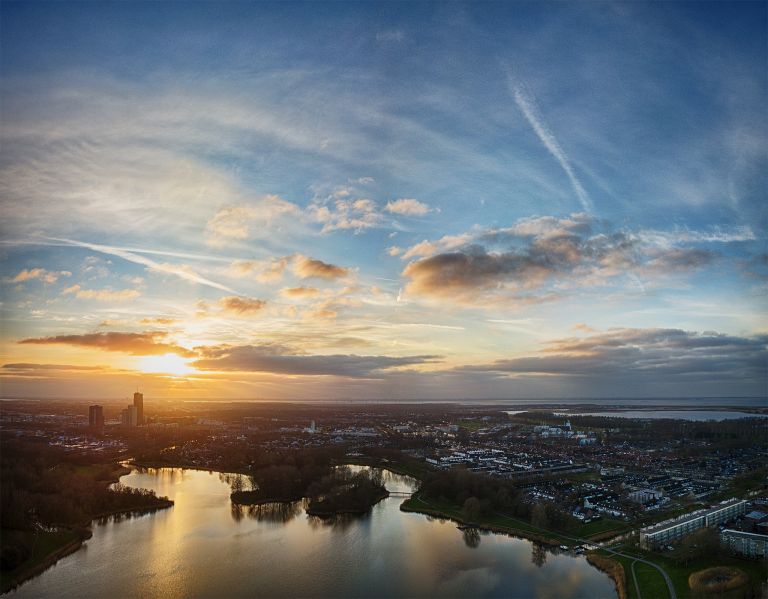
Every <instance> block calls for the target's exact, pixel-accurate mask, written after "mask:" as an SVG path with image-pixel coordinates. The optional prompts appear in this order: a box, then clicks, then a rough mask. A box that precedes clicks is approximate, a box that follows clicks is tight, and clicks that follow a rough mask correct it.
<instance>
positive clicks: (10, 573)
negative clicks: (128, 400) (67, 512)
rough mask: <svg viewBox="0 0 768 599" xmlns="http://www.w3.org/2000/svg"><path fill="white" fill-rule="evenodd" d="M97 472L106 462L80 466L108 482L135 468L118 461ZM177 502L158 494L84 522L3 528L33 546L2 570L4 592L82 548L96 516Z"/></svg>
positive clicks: (81, 470)
mask: <svg viewBox="0 0 768 599" xmlns="http://www.w3.org/2000/svg"><path fill="white" fill-rule="evenodd" d="M97 472H98V473H103V472H104V471H103V466H99V465H94V466H81V467H79V469H78V474H91V475H93V476H94V479H95V480H96V481H97V482H99V483H102V484H104V486H109V485H111V484H114V483H117V482H119V481H120V478H121V477H122V476H124V475H126V474H130V472H131V469H130V468H127V467H125V466H123V465H122V464H117V465H115V467H114V468H112V469H111V470H110V471H109V472H108V473H107V476H97ZM173 505H174V502H173V501H172V500H170V499H168V498H165V497H157V498H156V499H155V500H154V501H153V502H152V503H151V504H139V505H134V506H130V507H121V508H116V509H113V510H105V511H102V512H97V513H95V514H90V515H89V517H88V519H86V520H84V521H83V522H81V523H79V524H76V525H74V526H61V527H59V530H57V531H52V532H48V531H22V530H3V531H2V534H3V536H4V537H6V540H7V539H8V538H13V537H15V538H17V539H20V540H22V541H25V542H26V543H28V544H29V545H30V546H31V547H32V555H31V556H30V557H29V558H28V559H26V560H25V561H24V562H23V563H21V564H20V565H19V566H17V567H16V568H14V569H13V570H5V571H0V594H4V593H7V592H9V591H11V590H13V589H14V588H16V587H18V586H19V585H21V584H23V583H24V582H26V581H27V580H30V579H31V578H34V577H35V576H38V575H39V574H41V573H43V572H44V571H45V570H47V569H48V568H50V567H51V566H53V565H54V564H56V562H58V561H59V560H60V559H62V558H64V557H66V556H68V555H70V554H72V553H74V552H76V551H78V550H79V549H80V548H81V547H82V546H83V544H84V543H85V541H87V540H88V539H90V538H91V537H92V536H93V530H92V525H93V521H94V520H100V519H102V518H108V517H111V516H121V515H127V514H131V515H139V514H146V513H151V512H155V511H157V510H161V509H167V508H169V507H172V506H173Z"/></svg>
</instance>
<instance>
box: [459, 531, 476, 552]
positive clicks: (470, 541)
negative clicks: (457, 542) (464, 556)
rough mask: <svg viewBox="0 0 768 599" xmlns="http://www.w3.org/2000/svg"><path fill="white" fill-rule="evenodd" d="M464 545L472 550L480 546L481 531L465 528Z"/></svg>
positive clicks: (463, 533) (463, 532) (463, 534)
mask: <svg viewBox="0 0 768 599" xmlns="http://www.w3.org/2000/svg"><path fill="white" fill-rule="evenodd" d="M461 532H462V536H463V537H464V544H465V545H466V546H467V547H472V549H474V548H476V547H479V546H480V531H479V530H477V529H476V528H464V529H463V530H462V531H461Z"/></svg>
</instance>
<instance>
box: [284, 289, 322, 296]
mask: <svg viewBox="0 0 768 599" xmlns="http://www.w3.org/2000/svg"><path fill="white" fill-rule="evenodd" d="M280 293H281V294H283V295H284V296H285V297H290V298H298V297H313V296H315V295H317V294H318V293H320V290H319V289H318V288H317V287H286V288H285V289H282V290H281V291H280Z"/></svg>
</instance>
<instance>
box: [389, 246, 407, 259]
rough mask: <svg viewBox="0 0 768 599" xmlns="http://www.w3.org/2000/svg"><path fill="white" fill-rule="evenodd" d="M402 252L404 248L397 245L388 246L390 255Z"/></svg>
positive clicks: (397, 254)
mask: <svg viewBox="0 0 768 599" xmlns="http://www.w3.org/2000/svg"><path fill="white" fill-rule="evenodd" d="M402 253H403V248H401V247H398V246H396V245H393V246H390V247H388V248H387V254H389V255H390V256H393V257H394V256H399V255H400V254H402Z"/></svg>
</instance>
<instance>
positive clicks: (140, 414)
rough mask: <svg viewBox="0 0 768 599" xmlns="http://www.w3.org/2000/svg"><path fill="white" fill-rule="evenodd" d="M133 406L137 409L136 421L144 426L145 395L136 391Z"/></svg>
mask: <svg viewBox="0 0 768 599" xmlns="http://www.w3.org/2000/svg"><path fill="white" fill-rule="evenodd" d="M133 405H134V407H135V408H136V421H137V424H144V394H143V393H139V392H138V391H136V393H134V394H133Z"/></svg>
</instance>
